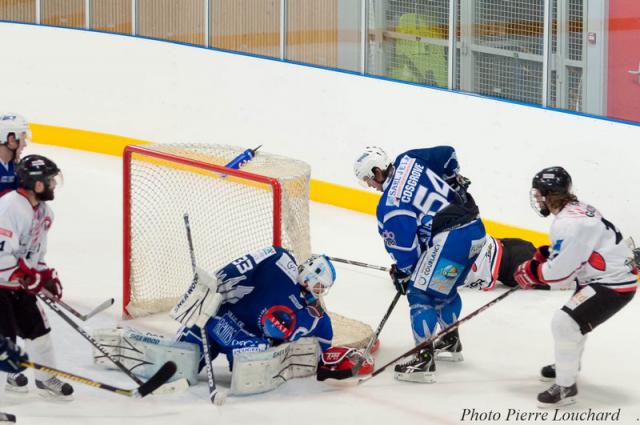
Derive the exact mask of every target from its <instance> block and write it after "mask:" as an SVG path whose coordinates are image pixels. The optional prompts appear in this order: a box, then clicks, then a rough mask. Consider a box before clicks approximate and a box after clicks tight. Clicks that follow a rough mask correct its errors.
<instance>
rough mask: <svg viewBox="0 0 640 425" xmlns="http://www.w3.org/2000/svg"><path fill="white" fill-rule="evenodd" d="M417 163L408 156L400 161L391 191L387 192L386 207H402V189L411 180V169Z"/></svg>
mask: <svg viewBox="0 0 640 425" xmlns="http://www.w3.org/2000/svg"><path fill="white" fill-rule="evenodd" d="M415 162H416V160H415V159H414V158H411V157H410V156H408V155H405V156H403V157H402V159H401V160H400V164H398V167H397V168H396V172H395V173H393V180H392V181H391V185H390V186H389V191H388V192H387V199H386V202H385V205H386V206H388V207H393V206H396V207H397V206H399V205H400V197H401V192H402V188H403V187H404V184H405V183H406V181H407V179H408V178H409V173H410V172H411V168H412V167H413V164H414V163H415Z"/></svg>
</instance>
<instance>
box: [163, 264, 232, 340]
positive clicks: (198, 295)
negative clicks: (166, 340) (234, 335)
mask: <svg viewBox="0 0 640 425" xmlns="http://www.w3.org/2000/svg"><path fill="white" fill-rule="evenodd" d="M217 289H218V284H217V281H216V280H215V279H214V278H213V277H212V276H211V275H210V274H208V273H207V272H206V271H204V270H202V269H201V268H199V267H196V277H195V279H194V280H193V282H192V283H191V285H190V286H189V288H188V289H187V292H185V294H184V295H183V296H182V298H180V300H179V301H178V303H177V304H176V305H175V306H174V307H173V309H171V311H170V312H169V315H170V316H171V318H173V319H174V320H176V321H178V322H180V323H181V324H182V325H183V326H185V327H187V328H191V327H193V326H197V327H199V328H204V326H205V325H206V323H207V321H208V320H209V319H210V318H211V317H213V316H215V315H216V313H217V312H218V310H219V309H220V305H221V304H222V301H223V298H222V294H219V293H217V292H216V291H217Z"/></svg>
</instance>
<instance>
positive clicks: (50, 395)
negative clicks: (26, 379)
mask: <svg viewBox="0 0 640 425" xmlns="http://www.w3.org/2000/svg"><path fill="white" fill-rule="evenodd" d="M37 391H38V395H39V396H40V397H42V398H43V399H45V400H49V401H73V394H70V395H62V394H56V393H54V392H53V391H49V390H43V389H40V388H37Z"/></svg>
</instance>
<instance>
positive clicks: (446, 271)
mask: <svg viewBox="0 0 640 425" xmlns="http://www.w3.org/2000/svg"><path fill="white" fill-rule="evenodd" d="M440 274H441V275H442V276H444V277H447V278H454V277H458V268H457V267H456V266H454V265H453V264H448V265H447V266H446V267H444V268H442V270H441V271H440Z"/></svg>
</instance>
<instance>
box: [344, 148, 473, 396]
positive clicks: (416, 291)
mask: <svg viewBox="0 0 640 425" xmlns="http://www.w3.org/2000/svg"><path fill="white" fill-rule="evenodd" d="M458 171H459V164H458V160H457V158H456V153H455V150H454V149H453V148H452V147H450V146H437V147H434V148H428V149H415V150H410V151H407V152H405V153H403V154H401V155H399V156H398V157H397V158H396V159H395V161H393V162H391V161H390V160H389V158H388V156H387V154H386V153H385V152H384V151H383V150H382V149H380V148H378V147H367V148H366V149H365V151H364V152H363V153H362V154H361V155H360V156H359V157H358V158H357V160H356V162H355V164H354V172H355V175H356V177H357V178H358V180H359V181H360V182H361V183H362V184H363V185H366V186H369V187H371V188H374V189H376V190H378V191H380V192H382V197H381V198H380V201H379V203H378V207H377V211H376V215H377V219H378V232H379V233H380V236H382V238H383V240H384V245H385V249H386V250H387V252H388V253H389V255H390V256H391V258H392V260H393V261H394V262H395V264H393V265H392V267H391V277H392V279H393V282H394V284H395V286H396V288H397V289H398V291H401V292H402V293H403V294H405V293H406V295H407V298H408V301H409V305H410V307H411V327H412V329H413V336H414V339H415V341H416V344H419V343H421V342H423V341H426V340H427V339H428V338H429V337H431V336H432V335H433V334H434V333H435V330H436V326H437V325H438V324H439V325H440V326H441V327H445V326H448V325H450V324H452V323H454V322H455V321H456V320H458V318H459V316H460V311H461V309H462V300H461V298H460V295H459V294H458V290H457V289H458V287H459V286H461V285H462V284H463V283H464V282H465V278H466V276H467V274H468V273H469V270H470V268H471V266H472V264H473V263H474V261H475V260H476V258H477V256H478V254H479V253H480V250H481V249H482V247H483V245H484V242H485V230H484V225H483V224H482V221H481V220H480V218H479V210H478V207H477V206H476V204H475V202H474V200H473V198H472V197H471V195H470V194H469V193H468V192H467V190H466V188H467V186H468V185H469V181H468V180H467V179H465V178H464V177H462V176H461V175H460V174H459V173H458ZM437 348H440V349H441V350H444V351H447V352H449V353H450V354H451V359H453V360H458V361H459V360H462V355H461V350H462V346H461V344H460V339H459V335H458V333H457V332H453V333H451V334H450V336H448V337H445V338H443V340H440V341H438V342H437V343H436V347H434V346H433V345H432V346H430V347H428V348H426V349H424V350H422V351H421V352H419V353H418V354H417V355H416V357H415V358H414V359H412V360H411V361H409V362H408V363H405V364H400V365H396V367H395V377H396V379H399V380H405V381H411V382H426V383H430V382H434V372H435V349H437Z"/></svg>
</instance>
